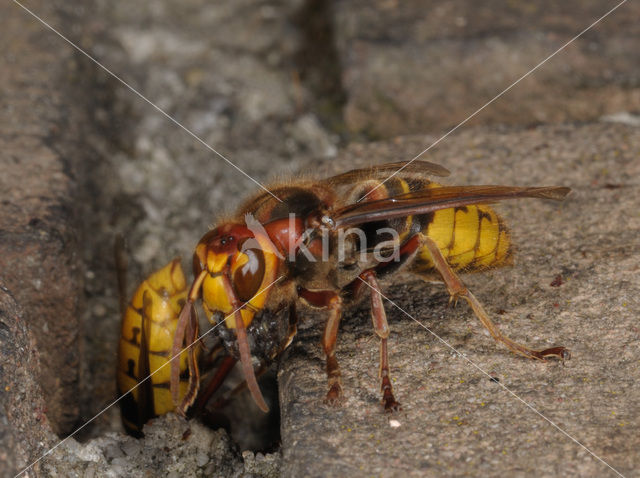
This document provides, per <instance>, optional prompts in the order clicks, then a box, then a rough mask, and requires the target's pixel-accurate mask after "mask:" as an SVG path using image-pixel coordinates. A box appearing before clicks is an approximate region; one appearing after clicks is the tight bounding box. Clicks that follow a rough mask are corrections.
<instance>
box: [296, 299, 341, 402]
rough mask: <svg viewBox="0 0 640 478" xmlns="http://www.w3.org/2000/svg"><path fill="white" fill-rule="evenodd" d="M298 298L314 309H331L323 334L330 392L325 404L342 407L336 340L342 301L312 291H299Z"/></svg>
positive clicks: (323, 347)
mask: <svg viewBox="0 0 640 478" xmlns="http://www.w3.org/2000/svg"><path fill="white" fill-rule="evenodd" d="M298 296H299V297H300V298H301V299H303V300H304V301H305V302H306V303H308V304H309V305H311V306H312V307H322V308H327V309H329V317H328V318H327V322H326V324H325V327H324V333H323V334H322V349H323V350H324V353H325V355H326V357H327V381H328V384H329V391H328V392H327V397H326V399H325V403H328V404H329V405H334V406H337V405H340V403H341V402H342V385H341V383H340V377H341V374H340V366H339V365H338V359H336V340H337V338H338V326H339V325H340V319H341V318H342V299H341V298H340V296H339V295H338V294H337V293H336V292H333V291H311V290H307V289H303V288H299V289H298Z"/></svg>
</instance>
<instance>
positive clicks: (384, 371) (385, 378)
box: [360, 270, 400, 412]
mask: <svg viewBox="0 0 640 478" xmlns="http://www.w3.org/2000/svg"><path fill="white" fill-rule="evenodd" d="M360 279H362V280H363V281H365V282H366V283H367V285H369V287H370V289H371V321H372V322H373V329H374V330H375V332H376V335H378V337H380V370H379V377H380V380H381V387H380V390H381V391H382V403H383V404H384V410H385V411H388V412H390V411H397V410H399V409H400V404H399V403H398V402H397V401H396V399H395V397H394V396H393V387H392V386H391V376H390V374H389V354H388V352H387V339H388V338H389V324H388V322H387V314H386V312H385V311H384V304H383V303H382V295H381V294H380V285H379V284H378V279H376V273H375V272H374V271H373V270H368V271H365V272H363V273H362V274H360Z"/></svg>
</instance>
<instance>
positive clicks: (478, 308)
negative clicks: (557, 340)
mask: <svg viewBox="0 0 640 478" xmlns="http://www.w3.org/2000/svg"><path fill="white" fill-rule="evenodd" d="M421 239H422V243H423V244H424V246H426V247H427V249H428V251H429V254H430V255H431V259H432V260H433V263H434V264H435V267H436V269H437V270H438V272H439V273H440V275H441V276H442V279H443V280H444V283H445V285H446V287H447V291H448V292H449V294H450V295H451V300H457V299H458V298H459V297H462V298H463V299H464V300H466V301H467V303H468V304H469V305H470V306H471V308H472V309H473V312H474V313H475V314H476V317H478V319H480V322H482V325H484V326H485V328H486V329H487V330H488V331H489V333H490V334H491V336H492V337H493V338H494V339H495V340H496V341H497V342H502V343H503V344H504V345H506V346H507V348H508V349H509V350H511V351H512V352H514V353H516V354H519V355H523V356H525V357H528V358H532V359H538V360H544V359H545V358H546V357H558V358H560V359H562V360H565V359H568V358H569V357H570V353H569V350H568V349H566V348H564V347H552V348H549V349H545V350H540V351H538V350H532V349H530V348H528V347H525V346H524V345H521V344H519V343H517V342H514V341H513V340H511V339H510V338H508V337H506V336H504V335H502V333H501V332H500V330H498V328H497V327H496V325H495V324H494V323H493V322H492V321H491V319H490V318H489V315H488V314H487V313H486V312H485V310H484V308H483V307H482V305H481V304H480V302H478V300H477V299H476V298H475V297H474V295H473V294H472V293H471V292H470V291H469V290H468V289H467V288H466V287H465V285H464V284H463V283H462V281H461V280H460V278H459V277H458V276H457V275H456V273H455V272H454V271H453V270H452V269H451V267H450V266H449V264H448V263H447V261H446V259H445V258H444V256H443V255H442V253H441V252H440V249H439V248H438V246H437V244H436V243H435V242H434V241H433V240H432V239H431V238H429V237H428V236H425V235H424V234H421Z"/></svg>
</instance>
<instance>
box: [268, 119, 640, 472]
mask: <svg viewBox="0 0 640 478" xmlns="http://www.w3.org/2000/svg"><path fill="white" fill-rule="evenodd" d="M433 139H434V138H433V137H412V138H398V139H396V140H394V141H391V142H388V143H374V144H369V145H353V146H351V147H350V148H347V150H346V151H345V152H343V153H341V154H340V156H339V158H338V160H336V161H333V162H331V164H330V165H329V168H330V169H332V170H336V169H340V170H342V169H345V168H347V167H352V166H357V165H362V164H367V163H369V162H371V161H373V162H377V161H379V160H385V161H389V160H400V159H404V158H411V157H413V156H414V155H415V154H417V152H419V151H421V149H423V148H424V145H426V144H429V142H430V141H433ZM639 157H640V130H639V129H638V128H637V127H629V126H624V125H619V124H615V125H614V124H593V125H587V126H582V127H576V126H556V127H540V128H536V129H532V130H526V131H522V130H504V131H500V130H497V131H496V130H488V129H483V128H474V129H470V130H466V131H464V132H462V133H461V134H459V135H456V136H455V137H452V138H450V140H449V141H447V142H443V143H442V144H441V146H439V147H438V148H437V149H436V150H434V151H433V153H432V154H430V155H429V156H428V157H427V158H426V159H428V160H430V161H434V162H436V163H438V164H442V165H444V166H445V167H447V168H448V169H450V170H451V171H452V175H451V177H450V178H446V181H445V183H446V184H463V185H464V184H497V183H499V184H519V185H565V186H570V187H571V188H572V189H573V192H572V194H571V195H570V196H569V197H568V198H567V199H566V200H565V201H564V202H563V203H560V204H557V203H551V202H544V201H534V200H522V201H518V202H516V203H512V204H504V205H502V206H501V207H500V208H499V209H500V210H501V211H504V212H505V214H504V215H505V218H506V219H507V220H508V224H510V227H511V228H512V232H513V236H514V241H515V243H516V245H517V249H518V250H517V256H516V262H515V266H514V267H512V268H507V269H498V270H493V271H490V272H486V273H483V274H477V275H469V276H466V277H465V281H466V283H467V285H468V286H469V288H470V289H471V290H472V291H473V292H474V294H475V295H476V297H477V298H478V299H479V300H480V301H481V302H482V303H483V304H484V305H485V306H486V308H487V310H488V311H489V313H490V314H491V315H492V316H493V317H494V319H495V321H496V322H497V323H498V324H499V325H500V327H501V329H502V330H503V331H504V332H505V333H506V334H507V335H508V336H510V337H512V338H514V339H516V340H519V341H521V342H524V343H526V344H529V345H530V346H533V347H536V348H541V349H542V348H546V347H551V346H554V345H565V346H567V347H569V348H570V349H571V351H572V354H573V357H572V359H571V360H570V361H569V362H567V364H566V366H564V367H563V366H562V365H561V364H559V363H557V362H555V363H554V362H550V363H535V362H532V361H529V360H526V359H522V358H518V357H516V356H514V355H513V354H511V353H510V352H508V351H507V350H506V348H504V347H501V346H498V345H497V344H496V343H494V341H493V339H491V337H489V336H488V334H487V333H486V332H484V329H483V328H482V326H481V325H480V324H479V322H478V321H477V320H476V319H475V318H474V317H473V315H472V313H471V311H470V309H469V308H468V307H467V306H466V305H465V304H459V305H458V307H457V308H455V309H451V308H448V307H447V302H448V297H447V294H446V291H445V290H444V287H443V286H442V285H441V284H437V285H429V284H426V283H423V282H421V281H419V280H418V281H416V280H415V279H414V280H413V281H409V282H407V283H406V284H404V285H401V284H399V282H402V281H400V280H398V279H397V278H394V279H392V280H391V283H389V284H387V287H386V288H385V292H386V293H387V294H388V297H389V298H391V299H392V300H393V301H394V302H395V303H396V304H397V305H398V307H399V308H401V309H403V310H405V311H407V313H408V314H410V315H411V316H413V317H414V318H415V319H416V320H418V321H420V322H421V324H423V325H424V326H425V327H428V328H429V329H430V330H431V331H433V333H434V334H437V336H439V337H442V338H443V339H444V340H446V341H447V342H448V343H449V344H451V346H452V347H454V348H455V349H456V350H458V351H459V352H461V353H464V354H465V355H466V357H467V358H468V359H469V361H471V362H473V363H474V364H476V365H477V366H478V367H480V368H481V369H482V370H484V371H486V372H487V373H488V374H489V375H490V376H491V377H495V378H496V379H497V380H499V383H495V382H492V381H491V379H490V377H489V376H487V375H484V374H483V373H482V372H481V371H480V370H478V369H477V368H475V367H474V366H473V365H472V364H471V363H469V362H468V361H466V360H465V359H463V358H461V357H460V356H458V355H457V354H456V353H455V352H453V351H452V350H451V349H450V348H448V347H447V346H445V345H444V344H443V343H442V342H440V341H439V340H437V339H436V338H435V337H434V336H433V335H431V334H430V333H429V332H428V331H427V330H425V329H424V328H422V327H421V326H420V325H418V324H417V323H416V322H414V321H413V320H411V319H410V318H409V317H407V316H406V315H405V314H403V313H402V312H401V310H400V309H399V308H396V307H394V306H393V305H392V304H390V303H388V302H387V303H386V304H385V306H386V310H387V314H388V318H389V323H390V327H391V337H390V339H389V348H390V356H391V358H390V361H391V362H390V363H391V369H392V377H393V382H394V385H395V390H396V396H397V398H398V399H399V401H400V402H401V403H402V405H403V409H402V411H401V412H399V413H397V414H394V415H392V416H387V415H385V414H384V413H383V412H382V409H381V406H380V393H379V391H378V390H379V383H378V379H377V370H378V341H377V339H376V338H375V335H374V333H373V331H372V330H371V322H370V319H369V316H368V310H367V308H366V307H365V308H362V309H358V310H357V311H352V312H350V313H347V314H346V315H345V317H344V319H343V322H342V327H341V330H340V334H339V338H338V348H337V356H338V359H339V361H340V364H341V366H342V370H343V376H344V379H343V383H344V389H345V396H346V403H345V406H344V407H342V408H339V409H337V410H336V409H331V408H329V407H327V406H325V405H324V404H323V403H322V400H323V398H324V395H325V393H326V378H325V374H324V362H323V359H322V354H321V349H320V347H319V340H320V333H321V331H322V327H321V325H320V324H317V323H316V324H315V325H311V326H310V327H309V328H308V329H307V330H305V331H302V332H301V333H300V334H299V337H298V340H297V342H294V344H293V345H292V347H291V349H290V351H289V352H288V353H287V354H286V355H285V357H284V358H283V360H282V362H281V368H280V375H279V383H280V387H281V388H280V397H281V407H282V418H283V422H282V453H283V463H284V467H283V476H290V477H294V476H301V475H305V476H406V475H410V476H425V475H438V476H478V475H483V476H498V475H500V476H531V475H537V476H540V475H544V476H551V475H559V474H570V475H579V476H608V475H612V474H613V473H612V472H611V470H609V469H608V468H607V467H606V466H605V465H603V464H602V463H601V462H599V461H597V460H596V459H595V458H593V457H592V456H591V455H589V454H588V453H587V452H586V451H585V450H584V449H582V448H581V447H580V446H579V445H578V444H576V443H575V442H574V441H572V440H571V439H569V438H568V437H566V436H565V435H563V434H562V433H561V432H560V431H558V430H557V429H556V428H554V427H553V426H551V425H550V424H549V423H548V422H547V421H545V419H544V418H542V417H541V416H539V415H538V414H536V413H535V412H534V411H532V410H531V409H529V408H528V407H527V406H526V405H525V404H523V403H522V402H521V401H520V400H519V399H518V398H516V397H514V396H513V395H511V394H510V393H508V392H507V391H505V390H504V389H503V388H502V387H501V385H504V386H505V387H507V388H508V389H509V390H510V391H512V392H513V393H514V394H516V395H517V396H518V397H520V398H521V399H522V400H524V401H526V402H527V403H528V404H531V405H532V406H533V407H535V408H536V409H537V410H538V411H539V412H540V413H541V414H543V415H544V416H545V417H547V418H548V419H549V420H551V421H553V422H554V423H556V424H557V425H558V426H559V427H560V428H562V430H564V431H566V432H567V433H568V434H570V435H571V436H572V437H574V438H575V439H576V440H578V441H580V442H581V443H582V444H584V446H586V447H588V448H589V449H590V450H592V451H593V453H595V454H596V455H598V456H600V457H601V458H602V459H603V460H605V461H607V462H608V463H610V464H611V466H613V467H615V468H616V469H617V470H619V471H620V472H621V473H623V474H624V475H625V476H633V474H634V473H635V471H636V470H637V469H638V467H639V466H640V451H639V450H640V439H639V438H638V434H637V429H638V426H640V387H638V383H639V382H640V366H639V365H640V355H639V354H640V348H639V347H638V343H639V339H640V336H639V335H640V333H639V330H638V326H637V312H638V308H639V307H640V303H638V300H637V297H638V293H639V292H640V290H639V286H638V281H637V280H636V278H637V274H638V270H640V256H638V254H637V251H638V250H640V215H638V211H637V205H638V201H639V200H640V189H639V188H638V185H637V181H636V179H635V178H637V177H638V174H640V161H638V158H639ZM557 276H561V278H562V280H561V285H559V286H558V287H554V285H553V284H552V283H553V282H554V280H555V278H556V277H557ZM555 284H556V285H557V284H558V281H557V280H556V281H555ZM316 318H317V317H316ZM392 420H395V421H396V423H394V422H393V421H392Z"/></svg>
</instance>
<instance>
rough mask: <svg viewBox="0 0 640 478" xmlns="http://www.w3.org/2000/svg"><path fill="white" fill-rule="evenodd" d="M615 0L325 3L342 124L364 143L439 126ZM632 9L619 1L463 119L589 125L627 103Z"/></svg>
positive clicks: (632, 75)
mask: <svg viewBox="0 0 640 478" xmlns="http://www.w3.org/2000/svg"><path fill="white" fill-rule="evenodd" d="M616 3H617V2H609V1H603V0H600V1H589V2H583V1H565V2H554V1H541V2H501V1H489V2H470V1H466V0H456V1H451V2H437V1H421V0H417V1H408V2H407V1H403V2H397V1H388V0H380V1H375V2H362V1H358V0H355V1H345V2H336V3H335V5H334V31H335V41H336V45H337V50H338V57H339V61H340V63H341V66H342V72H341V74H342V87H343V89H344V92H345V96H346V105H345V108H344V119H345V127H346V129H347V130H348V131H351V132H355V133H359V134H364V135H366V136H368V137H373V138H388V137H391V136H395V135H399V134H402V135H405V134H409V133H425V132H428V131H440V130H444V129H447V128H451V127H453V126H455V125H456V124H458V123H459V122H461V121H463V120H465V119H466V118H467V117H468V116H469V115H471V114H472V113H474V112H475V111H476V110H477V109H478V108H480V107H482V106H483V105H485V104H486V103H487V102H489V101H490V100H491V99H493V98H494V97H495V96H496V95H498V94H499V93H501V92H502V91H503V90H504V89H505V88H507V87H508V86H509V85H511V84H512V83H513V82H514V81H516V80H517V79H518V78H520V77H521V76H522V75H524V74H525V73H527V72H528V71H529V70H530V69H532V68H533V67H535V66H536V65H537V64H538V63H540V62H541V61H542V60H544V59H545V58H547V57H548V56H549V55H551V54H552V53H553V52H554V51H556V50H557V49H558V48H560V47H561V46H562V45H563V44H565V43H566V42H568V41H569V40H570V39H571V38H573V37H574V36H575V35H577V34H578V33H580V32H581V31H582V30H584V29H585V28H587V27H588V26H589V25H590V24H592V23H593V22H595V21H596V20H597V19H598V18H599V17H601V16H602V15H604V14H605V13H606V12H607V11H608V10H609V9H611V8H612V7H614V6H615V4H616ZM638 15H640V10H639V8H638V5H637V4H635V3H633V2H627V3H626V4H624V5H623V6H621V7H620V8H619V9H618V10H616V11H615V12H614V13H612V14H611V15H610V16H609V17H607V18H606V19H604V20H603V21H602V22H601V23H600V24H598V25H597V26H595V27H594V28H593V29H592V30H591V31H589V32H588V33H586V34H585V35H584V37H582V38H580V39H578V40H577V41H576V42H575V43H573V44H572V45H570V46H569V47H567V48H566V49H565V50H564V51H563V52H561V53H559V54H558V55H557V56H556V57H554V58H552V59H550V60H549V61H548V62H547V63H545V64H544V66H542V67H541V68H539V69H538V70H537V71H536V72H535V74H533V75H531V76H530V77H528V78H526V79H524V80H523V81H522V82H521V83H519V84H518V86H517V88H514V89H513V90H511V91H509V92H508V93H506V94H505V95H504V97H502V98H501V100H500V101H497V102H495V103H494V104H492V105H490V106H488V107H487V108H486V109H484V110H483V111H482V113H481V114H479V115H478V116H477V117H476V118H474V119H473V120H472V121H471V123H472V124H496V123H508V124H522V125H532V124H539V123H552V122H553V123H555V122H563V121H590V120H595V119H597V118H598V117H600V116H602V115H604V114H610V113H616V112H618V111H629V110H637V109H638V108H639V107H640V90H639V79H640V72H639V69H638V65H639V64H640V62H639V60H640V58H639V57H638V55H639V52H638V49H637V48H636V47H635V45H636V44H637V43H638V39H639V35H640V30H639V29H638V22H636V21H635V20H634V19H635V18H638Z"/></svg>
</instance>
